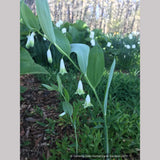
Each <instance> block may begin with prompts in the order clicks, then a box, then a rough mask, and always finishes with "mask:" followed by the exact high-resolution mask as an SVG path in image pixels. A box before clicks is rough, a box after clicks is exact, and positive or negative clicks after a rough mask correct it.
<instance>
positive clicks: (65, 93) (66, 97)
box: [63, 88, 70, 102]
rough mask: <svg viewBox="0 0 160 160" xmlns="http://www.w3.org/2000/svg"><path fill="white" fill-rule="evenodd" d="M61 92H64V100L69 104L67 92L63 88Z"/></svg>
mask: <svg viewBox="0 0 160 160" xmlns="http://www.w3.org/2000/svg"><path fill="white" fill-rule="evenodd" d="M63 92H64V96H65V100H66V101H67V102H69V99H70V97H69V93H68V91H67V90H66V89H65V88H63Z"/></svg>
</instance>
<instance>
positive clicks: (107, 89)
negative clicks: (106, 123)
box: [104, 59, 116, 115]
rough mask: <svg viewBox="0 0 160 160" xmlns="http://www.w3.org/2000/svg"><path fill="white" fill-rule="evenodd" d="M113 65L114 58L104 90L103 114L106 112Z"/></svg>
mask: <svg viewBox="0 0 160 160" xmlns="http://www.w3.org/2000/svg"><path fill="white" fill-rule="evenodd" d="M115 65H116V60H115V59H114V60H113V63H112V66H111V69H110V73H109V78H108V82H107V87H106V92H105V97H104V115H106V112H107V101H108V93H109V87H110V85H111V81H112V77H113V73H114V68H115Z"/></svg>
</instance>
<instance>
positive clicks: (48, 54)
mask: <svg viewBox="0 0 160 160" xmlns="http://www.w3.org/2000/svg"><path fill="white" fill-rule="evenodd" d="M47 59H48V63H50V64H52V54H51V50H50V49H48V50H47Z"/></svg>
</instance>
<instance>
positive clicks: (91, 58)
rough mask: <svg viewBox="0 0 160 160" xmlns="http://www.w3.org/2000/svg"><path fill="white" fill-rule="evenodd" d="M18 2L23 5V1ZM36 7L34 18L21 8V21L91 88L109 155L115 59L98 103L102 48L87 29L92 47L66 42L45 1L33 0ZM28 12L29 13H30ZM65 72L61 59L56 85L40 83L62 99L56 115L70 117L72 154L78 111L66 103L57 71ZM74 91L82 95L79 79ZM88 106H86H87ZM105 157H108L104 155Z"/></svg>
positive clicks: (68, 99)
mask: <svg viewBox="0 0 160 160" xmlns="http://www.w3.org/2000/svg"><path fill="white" fill-rule="evenodd" d="M21 4H22V5H23V4H24V1H23V2H22V3H21ZM36 10H37V15H38V20H37V19H36V18H37V17H34V16H33V15H32V16H28V12H30V11H29V10H28V9H27V10H22V12H23V13H22V15H23V16H22V17H23V20H24V21H25V23H26V25H27V26H28V28H29V29H30V30H31V31H32V32H33V31H34V32H37V33H38V34H39V35H41V36H42V37H44V34H45V35H46V37H45V38H46V39H47V40H48V41H49V42H50V45H54V47H56V48H57V50H58V51H59V52H60V53H61V54H62V56H63V57H64V56H65V57H66V58H68V60H69V61H70V62H71V63H72V64H73V66H74V67H75V68H76V69H77V70H78V71H79V72H80V73H81V77H84V79H85V80H86V82H87V83H88V85H89V86H90V88H91V89H92V91H93V93H94V95H95V97H96V100H97V103H98V104H99V105H96V107H99V109H100V110H101V111H102V115H103V121H104V149H105V154H106V155H109V153H110V150H109V142H108V138H109V136H108V125H107V124H108V122H107V103H108V94H109V88H110V84H111V81H112V77H113V73H114V68H115V64H116V62H115V59H114V60H113V63H112V65H111V69H110V73H109V78H108V82H107V85H106V91H105V94H104V100H103V103H102V102H101V101H100V98H99V96H98V94H97V91H96V87H97V86H98V84H99V83H100V81H101V78H102V76H103V73H104V69H105V61H104V54H103V50H102V48H101V47H100V46H99V44H98V42H97V45H96V46H95V40H94V39H93V38H94V33H93V32H91V35H90V37H91V38H92V39H91V41H90V42H91V45H92V46H93V47H92V48H90V47H89V46H88V45H86V44H82V43H73V44H70V43H69V41H68V39H67V38H66V37H65V36H64V34H63V33H62V32H61V31H60V30H59V29H58V28H59V27H60V26H61V25H62V24H63V22H62V21H59V22H57V23H56V27H54V26H53V24H52V21H51V16H50V11H49V6H48V2H47V0H43V1H41V0H36ZM29 15H31V13H30V14H29ZM33 22H34V23H33ZM40 27H41V29H40ZM57 27H58V28H57ZM42 31H43V33H42ZM32 36H33V35H32ZM72 53H75V54H76V56H77V63H78V65H77V64H76V63H75V62H74V61H73V59H72V58H71V56H70V55H71V54H72ZM48 57H49V63H50V62H51V59H50V58H51V56H50V55H49V56H48ZM65 73H67V71H66V68H65V64H64V60H63V58H62V59H61V60H60V71H59V73H57V82H58V86H56V85H52V86H49V85H46V84H43V86H44V87H46V88H47V89H49V90H56V91H58V92H59V93H60V94H61V95H62V97H63V98H64V101H63V102H62V107H63V111H64V112H63V113H61V114H60V116H61V117H62V116H66V115H68V116H69V118H70V121H71V123H72V126H73V128H74V133H75V141H76V154H78V136H77V124H76V122H77V115H78V110H77V106H75V107H74V109H73V106H72V104H71V103H70V94H69V93H68V91H67V89H66V88H65V87H64V85H63V83H62V81H61V77H60V74H61V75H64V74H65ZM75 92H76V93H77V94H79V95H82V94H84V91H83V85H82V81H81V80H80V81H79V83H78V89H77V91H75ZM73 105H74V103H73ZM89 106H94V104H92V103H91V98H90V96H89V94H88V95H87V96H86V99H85V102H84V108H87V107H89ZM88 109H90V107H89V108H88ZM106 159H107V160H109V158H106Z"/></svg>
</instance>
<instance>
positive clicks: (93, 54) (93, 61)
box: [87, 46, 105, 88]
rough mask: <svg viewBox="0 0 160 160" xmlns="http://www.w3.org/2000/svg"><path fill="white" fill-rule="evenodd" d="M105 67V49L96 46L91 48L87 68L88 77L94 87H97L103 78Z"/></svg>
mask: <svg viewBox="0 0 160 160" xmlns="http://www.w3.org/2000/svg"><path fill="white" fill-rule="evenodd" d="M104 67H105V66H104V55H103V50H102V49H101V48H100V47H98V46H95V47H93V48H92V49H91V50H90V53H89V60H88V68H87V77H88V79H89V81H90V82H91V84H92V85H93V87H94V88H96V86H97V85H98V83H99V82H100V80H101V77H102V75H103V71H104Z"/></svg>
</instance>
